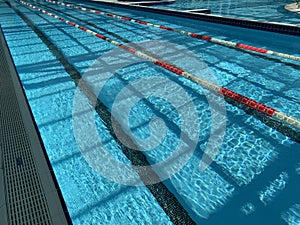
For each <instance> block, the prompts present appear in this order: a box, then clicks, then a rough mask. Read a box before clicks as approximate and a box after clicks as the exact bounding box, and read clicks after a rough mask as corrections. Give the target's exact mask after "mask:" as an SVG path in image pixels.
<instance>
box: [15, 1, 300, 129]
mask: <svg viewBox="0 0 300 225" xmlns="http://www.w3.org/2000/svg"><path fill="white" fill-rule="evenodd" d="M20 3H22V4H23V5H26V6H28V7H31V8H33V9H36V10H38V11H40V12H42V13H44V14H46V15H49V16H51V17H53V18H55V19H58V20H60V21H62V22H64V23H66V24H68V25H71V26H73V27H76V28H78V29H80V30H82V31H84V32H86V33H89V34H91V35H93V36H95V37H97V38H100V39H102V40H104V41H107V42H109V43H111V44H113V45H115V46H118V47H119V48H122V49H124V50H126V51H128V52H130V53H132V54H135V55H137V56H139V57H141V58H143V59H145V60H147V61H150V62H152V63H154V64H156V65H158V66H160V67H162V68H164V69H166V70H169V71H171V72H172V73H175V74H177V75H180V76H182V77H185V78H186V79H189V80H191V81H193V82H195V83H197V84H199V85H200V86H202V87H203V88H205V89H207V90H210V91H212V92H214V93H216V94H217V95H223V96H224V97H227V98H229V99H231V100H233V101H234V102H236V103H240V104H242V105H244V106H246V107H248V108H250V109H252V110H256V111H258V112H260V113H262V114H264V115H266V116H268V117H271V118H273V119H276V120H278V121H280V122H284V123H285V124H287V125H290V126H292V127H294V128H296V129H300V120H299V119H297V118H295V117H293V116H289V115H287V114H285V113H283V112H280V111H278V110H276V109H274V108H272V107H268V106H266V105H264V104H262V103H259V102H257V101H255V100H253V99H251V98H247V97H245V96H243V95H241V94H238V93H236V92H234V91H232V90H229V89H227V88H225V87H221V86H218V85H216V84H214V83H211V82H209V81H207V80H204V79H202V78H199V77H197V76H196V75H194V74H192V73H189V72H187V71H184V70H183V69H181V68H179V67H176V66H174V65H171V64H169V63H167V62H164V61H161V60H159V59H156V58H154V57H152V56H149V55H147V54H145V53H143V52H141V51H137V50H135V49H133V48H131V47H128V46H126V45H123V44H122V43H120V42H117V41H114V40H111V39H109V38H108V37H105V36H104V35H102V34H99V33H97V32H95V31H92V30H90V29H87V28H85V27H83V26H80V25H78V24H76V23H74V22H72V21H69V20H66V19H64V18H62V17H59V16H57V15H55V14H53V13H50V12H47V11H45V10H43V9H41V8H39V7H37V6H34V5H32V4H30V3H27V2H24V1H22V0H21V1H20Z"/></svg>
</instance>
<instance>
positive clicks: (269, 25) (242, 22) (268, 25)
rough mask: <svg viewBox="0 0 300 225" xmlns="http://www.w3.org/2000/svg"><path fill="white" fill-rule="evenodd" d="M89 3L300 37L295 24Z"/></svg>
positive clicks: (91, 0) (201, 12) (117, 4)
mask: <svg viewBox="0 0 300 225" xmlns="http://www.w3.org/2000/svg"><path fill="white" fill-rule="evenodd" d="M87 1H89V2H93V3H97V4H102V5H106V6H112V7H118V8H124V9H132V10H138V11H144V12H150V13H157V14H164V15H169V16H175V17H180V18H188V19H193V20H200V21H205V22H210V23H218V24H223V25H229V26H235V27H242V28H248V29H255V30H263V31H269V32H275V33H281V34H288V35H294V36H300V26H296V25H293V24H285V23H277V22H263V21H258V20H248V19H240V18H233V17H225V16H218V15H212V14H209V13H210V10H209V9H198V10H197V11H196V12H195V11H194V10H183V11H180V10H173V9H161V8H154V7H148V6H141V5H129V4H124V3H120V2H106V1H100V0H87Z"/></svg>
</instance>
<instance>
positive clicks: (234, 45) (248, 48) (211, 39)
mask: <svg viewBox="0 0 300 225" xmlns="http://www.w3.org/2000/svg"><path fill="white" fill-rule="evenodd" d="M45 1H46V2H50V3H53V4H58V5H61V6H65V7H70V8H72V9H78V10H82V11H86V12H90V13H95V14H98V15H104V16H108V17H112V18H117V19H121V20H124V21H130V22H133V23H138V24H141V25H146V26H150V27H156V28H159V29H163V30H168V31H172V32H176V33H179V34H183V35H187V36H190V37H192V38H197V39H201V40H204V41H208V42H212V43H215V44H218V45H222V46H226V47H231V48H237V49H241V50H245V51H250V52H258V53H261V54H267V55H274V56H277V57H281V58H286V59H290V60H294V61H299V62H300V57H298V56H293V55H289V54H286V53H280V52H275V51H271V50H267V49H264V48H259V47H254V46H251V45H246V44H241V43H236V42H231V41H226V40H223V39H219V38H214V37H210V36H206V35H200V34H196V33H192V32H188V31H184V30H178V29H175V28H170V27H167V26H163V25H157V24H152V23H149V22H145V21H141V20H136V19H133V18H130V17H125V16H120V15H116V14H112V13H108V12H102V11H98V10H94V9H90V8H86V7H81V6H77V5H74V4H67V3H63V2H57V1H53V0H45Z"/></svg>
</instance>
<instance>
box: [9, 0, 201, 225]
mask: <svg viewBox="0 0 300 225" xmlns="http://www.w3.org/2000/svg"><path fill="white" fill-rule="evenodd" d="M6 3H7V4H8V5H9V6H10V7H11V8H12V9H13V10H14V11H15V12H16V13H17V15H18V16H20V17H21V18H22V19H23V20H24V21H25V22H26V24H27V25H28V26H29V27H30V28H31V29H32V30H33V31H34V32H35V33H36V34H37V35H38V37H39V38H40V39H41V40H42V41H43V42H44V43H45V44H46V45H47V47H48V48H49V50H50V51H51V52H52V54H53V55H54V56H55V57H56V58H57V59H58V60H59V61H60V63H61V64H62V65H63V66H64V68H65V70H66V72H67V73H68V74H69V75H70V77H71V78H72V80H73V81H74V83H75V85H76V86H78V84H79V82H80V86H78V87H80V88H81V89H80V90H81V91H82V92H83V93H84V94H85V95H86V96H87V97H89V98H90V99H89V100H90V101H91V102H96V105H95V111H96V112H97V114H98V115H99V116H100V117H101V119H102V120H103V122H104V123H105V126H106V127H107V128H108V129H109V131H110V134H111V135H112V137H113V138H114V139H115V141H116V142H117V143H118V144H119V145H120V147H121V149H122V152H123V153H124V155H125V156H126V157H127V158H128V159H129V160H130V161H131V163H132V165H133V166H148V165H150V163H149V162H148V161H147V159H146V157H145V155H144V154H143V153H142V151H138V150H135V149H139V148H138V147H137V146H135V144H134V143H133V141H131V146H134V147H135V149H130V148H128V147H126V146H124V145H123V144H122V142H120V141H119V140H118V138H117V136H116V134H115V132H114V129H113V127H112V124H111V118H113V116H112V115H111V113H110V112H109V111H108V109H107V108H106V106H105V105H104V104H103V103H102V102H100V101H99V99H98V98H97V96H96V95H95V94H94V93H93V92H92V91H91V90H92V88H91V87H90V86H89V84H87V83H84V82H83V81H82V80H81V75H80V73H79V72H78V71H77V69H76V68H75V67H74V66H73V65H72V64H70V63H69V62H68V60H67V59H66V58H65V57H64V55H63V54H62V53H61V52H60V50H59V49H58V48H56V47H55V45H54V44H53V43H52V42H51V41H50V40H49V39H48V38H47V37H46V36H45V35H44V34H43V33H42V32H41V31H40V30H39V29H38V28H36V27H35V26H34V24H33V23H32V22H31V21H30V20H29V19H28V18H27V17H26V16H24V15H23V14H22V13H21V12H20V11H19V10H18V9H16V8H15V7H13V6H12V5H11V4H10V3H9V2H6ZM95 100H96V101H95ZM114 121H115V122H116V123H117V121H116V120H114ZM116 126H117V127H118V128H119V130H118V132H122V135H124V137H125V136H127V135H126V134H125V132H123V131H122V128H121V126H120V125H118V124H116ZM127 140H128V141H130V140H131V138H130V137H129V136H127ZM137 173H138V174H139V176H140V178H141V180H142V181H143V182H144V183H145V184H146V185H145V186H146V187H147V188H148V189H149V191H150V192H151V193H152V195H153V196H154V197H155V198H156V200H157V202H158V203H159V205H160V206H161V207H162V209H163V210H164V211H165V213H166V214H167V215H168V217H169V218H170V220H171V221H172V222H173V223H174V224H187V225H189V224H190V225H193V224H196V223H195V222H194V221H193V219H192V218H191V217H190V216H189V214H188V213H187V211H186V210H185V209H184V207H183V206H182V205H181V204H180V202H179V201H178V200H177V198H176V197H175V195H173V193H172V192H170V191H169V189H168V188H167V187H166V186H165V185H164V184H163V183H162V182H159V183H155V184H151V183H153V182H151V180H149V179H151V178H153V179H155V180H156V181H157V180H159V179H160V178H159V177H158V175H157V174H156V173H155V172H154V171H153V170H147V174H144V173H143V171H142V170H137ZM149 173H151V174H149Z"/></svg>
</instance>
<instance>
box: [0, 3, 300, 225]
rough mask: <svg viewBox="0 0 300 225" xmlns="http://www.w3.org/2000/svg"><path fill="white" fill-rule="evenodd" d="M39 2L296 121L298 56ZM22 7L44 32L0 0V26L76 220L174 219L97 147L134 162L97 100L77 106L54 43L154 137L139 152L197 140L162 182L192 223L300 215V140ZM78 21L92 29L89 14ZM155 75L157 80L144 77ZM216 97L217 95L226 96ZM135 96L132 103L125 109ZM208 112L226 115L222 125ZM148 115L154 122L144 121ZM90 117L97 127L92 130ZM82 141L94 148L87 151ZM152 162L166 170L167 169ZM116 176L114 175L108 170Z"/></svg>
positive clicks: (238, 35)
mask: <svg viewBox="0 0 300 225" xmlns="http://www.w3.org/2000/svg"><path fill="white" fill-rule="evenodd" d="M40 3H41V4H45V5H44V6H43V5H39V7H41V8H44V9H46V10H48V11H51V12H53V13H56V14H58V15H61V16H63V17H64V18H68V19H69V20H73V21H75V19H74V18H71V17H70V16H75V17H78V18H79V19H81V20H85V21H88V22H89V23H93V24H95V25H97V26H99V27H101V29H102V30H99V29H98V30H97V31H98V32H100V33H103V34H104V35H106V36H108V37H110V38H111V39H113V40H117V41H121V42H122V43H125V42H129V43H134V44H135V45H136V46H135V47H140V48H146V49H147V51H149V52H151V53H152V54H153V55H155V56H156V57H158V58H160V59H163V60H165V61H168V62H171V63H172V64H174V65H177V66H179V67H181V68H183V69H185V70H187V71H190V72H192V73H194V74H195V75H197V76H199V77H202V78H205V79H207V80H210V81H211V82H214V83H217V84H218V85H221V86H224V87H226V88H228V89H231V90H234V91H236V92H238V93H241V94H243V95H245V96H247V97H250V98H253V99H254V100H256V101H259V102H262V103H264V104H266V105H268V106H271V107H274V108H276V109H277V110H279V111H282V112H284V113H286V114H289V115H292V116H294V117H296V118H298V119H300V111H299V107H300V100H299V94H300V88H299V87H300V83H299V82H300V81H299V75H300V74H299V68H300V63H299V62H291V61H289V60H285V59H279V58H276V57H262V56H259V55H257V54H249V53H245V52H242V51H238V50H235V49H231V48H226V47H222V46H218V45H215V44H212V43H208V42H205V41H202V40H197V39H192V38H190V37H187V36H182V35H179V34H177V33H172V32H167V31H165V30H159V29H156V28H151V27H145V26H141V25H139V24H132V23H129V22H122V21H119V20H116V19H114V20H113V19H111V18H107V17H103V16H98V15H94V14H87V13H86V12H82V11H76V10H72V9H68V8H63V7H61V6H57V5H53V4H50V3H45V2H40ZM77 3H80V2H77ZM32 4H36V5H38V3H36V2H32ZM81 4H82V2H81ZM84 4H85V5H88V4H87V3H84ZM16 7H17V10H19V11H20V13H22V14H23V15H24V16H25V17H27V18H28V19H29V21H30V22H31V23H32V24H33V25H34V26H35V28H36V29H38V30H39V31H40V32H42V33H43V35H44V36H46V37H47V40H48V42H47V41H45V40H44V42H43V41H42V40H41V38H40V37H38V35H37V31H35V32H34V31H33V30H32V29H31V28H30V27H29V26H28V25H27V24H26V22H25V21H24V20H23V19H22V18H21V17H20V16H19V15H17V14H16V12H15V11H14V10H13V9H12V8H10V7H9V6H8V5H7V4H6V3H5V2H4V1H0V11H1V14H0V21H1V22H0V24H1V27H2V29H3V31H4V34H5V37H6V39H7V42H8V45H9V48H10V51H11V53H12V56H13V59H14V62H15V64H16V68H17V71H18V73H19V76H20V79H21V81H22V85H23V87H24V89H25V92H26V95H27V98H28V101H29V104H30V107H31V110H32V112H33V115H34V118H35V121H36V123H37V125H38V128H39V131H40V134H41V136H42V139H43V142H44V145H45V148H46V150H47V154H48V157H49V159H50V161H51V164H52V166H53V169H54V172H55V175H56V178H57V180H58V183H59V186H60V188H61V191H62V194H63V197H64V200H65V202H66V205H67V207H68V211H69V213H70V216H71V219H72V222H73V224H80V225H81V224H172V222H171V220H170V218H169V217H168V216H167V215H166V213H165V212H164V210H163V209H162V208H161V206H160V205H159V204H158V201H157V199H155V197H154V196H153V195H152V193H151V192H150V191H149V189H148V188H147V187H145V186H143V185H140V186H133V185H125V184H124V183H122V182H118V181H120V180H121V181H124V180H126V179H127V180H128V177H130V176H129V173H128V174H127V173H125V172H122V171H119V172H120V173H115V172H114V170H116V171H117V169H118V168H116V167H113V168H112V165H111V164H110V163H109V162H107V161H106V159H107V158H106V157H103V155H104V154H103V155H102V153H101V154H100V153H99V152H100V151H98V148H99V146H98V144H99V143H98V142H97V141H99V140H101V144H102V148H104V149H105V150H106V153H109V155H111V156H112V157H113V158H114V159H116V161H117V162H121V163H122V164H124V165H129V164H130V161H129V159H128V158H127V157H126V156H125V155H124V154H123V153H122V151H121V146H120V144H119V143H118V142H117V141H116V140H115V139H114V138H113V136H112V135H111V133H110V129H109V126H110V125H108V124H106V122H105V118H103V117H100V116H99V115H98V114H97V113H96V112H94V111H93V110H91V109H92V104H91V103H89V104H86V105H84V104H82V105H81V104H80V102H79V100H78V99H79V98H77V97H78V96H81V95H80V94H79V95H78V93H80V92H79V91H78V90H77V89H76V85H75V83H74V81H73V80H72V78H71V77H70V74H68V73H67V71H66V69H65V68H64V67H63V66H62V64H61V63H60V62H59V60H58V59H57V57H55V53H53V52H51V51H50V50H49V48H51V46H49V43H50V42H51V43H52V44H53V45H55V46H56V49H58V50H59V51H60V52H61V53H62V54H63V56H64V57H65V58H66V59H67V60H68V61H69V63H70V64H72V65H73V66H74V68H76V70H78V71H79V73H80V75H81V76H83V77H85V78H86V80H87V81H89V82H90V84H91V86H92V87H93V88H94V90H95V91H100V90H99V86H101V85H103V88H102V89H101V92H100V94H99V96H98V98H99V99H100V101H101V102H103V103H104V104H105V105H106V106H107V108H108V110H109V111H110V112H112V113H113V115H114V116H115V118H116V119H117V120H118V122H119V123H120V124H121V125H123V126H124V127H125V126H126V125H129V126H130V130H127V132H132V134H133V135H134V137H135V138H139V139H141V141H143V140H145V139H147V138H149V137H150V138H153V141H152V140H151V141H146V142H144V143H145V144H143V145H142V146H143V147H144V148H145V149H146V148H148V147H149V146H148V145H151V146H150V147H149V148H150V150H148V151H144V152H143V153H144V155H145V156H146V157H147V160H148V161H149V162H150V163H151V164H158V163H159V162H164V161H166V160H167V159H168V157H170V156H172V155H173V154H174V153H175V152H176V148H177V146H180V148H181V149H189V147H190V146H191V145H193V144H194V145H195V146H194V147H195V150H194V152H193V153H192V155H191V156H190V157H189V159H188V161H187V162H186V163H184V165H182V168H181V167H180V168H179V169H178V171H176V173H174V174H172V175H170V177H169V178H168V179H166V180H164V184H165V185H166V187H167V188H168V189H169V190H170V191H171V192H172V193H173V194H174V196H175V197H176V198H177V199H178V201H179V202H180V204H181V205H182V206H183V207H184V208H185V210H186V211H187V212H188V213H189V215H190V217H191V218H192V219H193V220H194V221H195V222H196V223H197V224H209V225H210V224H214V225H217V224H233V225H234V224H237V225H240V224H243V225H244V224H273V225H277V224H292V225H295V224H299V223H300V207H299V204H300V195H299V191H298V190H299V188H300V183H299V174H300V172H299V170H300V169H299V168H300V166H299V165H300V153H299V143H296V142H294V141H291V140H290V139H289V138H288V137H286V136H284V135H283V134H281V133H280V132H278V131H276V130H275V129H272V128H270V127H269V126H266V125H265V124H264V123H262V122H261V121H260V120H258V119H257V118H255V117H253V116H251V115H248V114H246V113H245V112H244V111H243V110H241V109H239V108H237V107H234V106H232V105H230V104H228V103H224V102H223V104H224V106H225V107H226V108H225V109H226V111H225V114H224V111H222V108H221V107H220V108H218V107H213V103H214V101H217V99H216V97H215V96H211V94H210V93H207V92H205V91H204V90H203V89H202V88H201V87H199V86H197V85H195V84H194V83H192V82H191V81H188V80H186V79H184V78H182V77H177V76H176V75H174V74H172V73H170V72H168V71H165V70H163V69H162V68H159V67H157V66H155V65H154V64H151V63H149V62H146V61H144V60H139V59H138V58H137V57H135V56H132V55H130V54H129V53H126V52H124V51H121V50H118V49H117V48H116V47H115V46H113V45H111V44H109V43H107V42H105V41H103V40H100V39H97V38H95V37H94V36H92V35H89V34H87V33H84V32H82V31H81V30H78V29H75V28H74V27H71V26H69V25H67V24H65V23H62V22H61V21H59V20H56V19H54V18H52V17H49V16H47V15H44V14H41V13H39V12H37V11H34V10H33V9H30V8H27V7H24V6H22V5H20V4H18V3H16ZM47 7H52V8H47ZM93 7H96V8H99V9H101V10H107V11H109V12H112V13H117V14H121V15H124V16H129V17H133V18H137V19H140V20H146V21H149V22H152V23H155V24H162V25H166V26H170V27H174V28H178V29H182V30H188V31H191V32H197V33H201V34H205V35H209V36H213V37H217V38H222V39H226V40H230V41H237V42H240V43H245V44H251V45H254V46H258V47H263V48H266V49H271V50H274V51H278V52H284V53H287V54H292V55H298V56H300V55H299V50H300V49H299V44H297V43H299V40H300V39H299V37H294V36H288V35H282V34H275V33H268V32H261V31H255V30H247V29H242V28H234V27H229V26H222V25H217V24H214V25H211V24H208V23H204V22H199V21H192V20H188V19H180V20H178V18H176V20H175V19H174V18H173V17H168V16H163V15H162V16H160V18H159V20H158V19H157V18H156V17H155V16H154V15H153V14H148V13H140V12H136V11H132V10H127V11H123V10H121V9H116V8H110V7H103V6H100V5H96V4H93ZM55 10H59V11H60V12H57V11H55ZM64 13H68V14H69V16H68V17H67V16H66V15H64ZM175 21H176V22H175ZM76 22H77V23H79V24H81V25H84V26H86V27H89V28H91V29H94V30H96V28H94V27H91V26H90V25H86V24H84V21H78V20H77V21H76ZM27 23H28V21H27ZM103 29H106V30H107V31H108V32H106V33H105V32H104V31H103ZM109 32H113V33H115V34H117V35H119V37H118V36H116V35H114V34H113V33H109ZM124 39H126V40H124ZM47 44H48V46H47ZM69 73H70V72H69ZM142 78H144V79H142ZM150 78H152V79H153V80H147V79H150ZM167 78H168V80H165V81H163V79H167ZM141 79H142V80H141ZM155 81H161V82H158V83H155ZM128 84H130V85H128ZM125 87H129V88H128V89H127V90H126V91H127V92H126V95H125V97H124V96H123V97H122V95H121V94H120V93H122V91H124V89H126V88H125ZM124 93H125V92H124ZM141 93H144V96H143V95H141ZM74 97H76V98H74ZM81 97H82V98H83V100H85V99H84V96H81ZM220 101H221V100H220ZM78 102H79V103H78ZM133 103H134V104H133ZM219 103H220V105H222V101H221V102H219ZM130 104H132V108H130V110H129V112H128V114H126V113H125V110H126V109H127V106H128V105H130ZM85 106H86V107H85ZM175 106H176V107H175ZM194 111H195V112H196V113H193V112H194ZM89 114H91V116H92V120H91V121H87V122H86V121H85V120H84V119H86V118H87V117H88V115H89ZM195 115H196V117H195ZM213 116H216V118H218V119H219V120H216V121H217V123H216V122H214V121H213V119H212V118H213ZM155 118H156V120H155ZM159 118H160V120H159ZM151 119H154V120H152V122H151V123H150V124H149V121H150V120H151ZM161 120H163V121H165V122H164V123H165V124H166V125H167V126H164V123H162V122H161ZM74 121H75V122H74ZM159 121H160V122H159ZM93 126H94V127H95V130H94V132H93V130H92V129H91V130H90V128H91V127H93ZM183 126H186V127H187V128H186V129H184V132H185V134H184V135H185V136H184V135H183V134H181V133H180V128H183ZM222 128H224V139H223V140H222V139H220V140H218V139H216V138H217V137H218V135H217V136H213V137H214V138H215V139H214V141H213V142H212V143H213V144H216V145H217V144H220V146H219V148H218V151H217V152H216V155H215V158H214V162H213V163H212V164H210V166H209V167H208V168H206V169H205V170H200V169H199V163H200V159H201V157H202V154H203V152H204V151H205V150H207V149H208V145H209V144H208V143H209V137H210V136H211V132H212V131H213V130H218V131H220V134H222V132H221V131H222ZM182 130H183V129H182ZM164 131H165V132H164ZM162 134H164V135H163V136H162ZM181 135H182V136H181ZM161 137H162V138H161ZM160 138H161V139H160ZM155 140H158V141H157V142H155ZM190 140H192V141H190ZM157 143H158V144H157ZM81 146H88V147H89V149H87V150H85V151H83V150H82V149H81ZM183 156H184V155H182V156H180V157H182V158H183ZM173 160H174V159H173ZM167 166H168V164H167V165H166V168H168V167H167ZM154 168H155V169H156V172H157V173H158V174H160V175H161V177H163V176H164V172H168V171H163V170H162V169H161V168H159V167H154ZM111 174H113V175H114V177H113V178H111V177H109V175H111ZM133 175H134V174H133ZM133 175H132V176H133ZM137 182H140V181H137ZM161 198H163V196H161Z"/></svg>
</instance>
